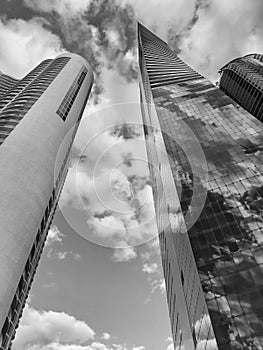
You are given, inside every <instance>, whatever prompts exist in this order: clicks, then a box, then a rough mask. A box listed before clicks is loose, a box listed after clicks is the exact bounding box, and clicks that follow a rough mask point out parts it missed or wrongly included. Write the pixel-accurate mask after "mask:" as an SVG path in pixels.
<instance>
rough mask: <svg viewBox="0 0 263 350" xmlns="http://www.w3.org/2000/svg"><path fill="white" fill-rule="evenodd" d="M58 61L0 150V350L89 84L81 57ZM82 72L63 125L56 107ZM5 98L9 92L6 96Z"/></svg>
mask: <svg viewBox="0 0 263 350" xmlns="http://www.w3.org/2000/svg"><path fill="white" fill-rule="evenodd" d="M58 58H68V61H67V62H66V63H65V65H64V66H63V67H62V69H61V70H60V71H59V72H58V74H57V73H56V75H55V78H54V79H53V80H52V81H51V83H50V85H49V86H48V87H47V88H46V89H45V91H44V92H43V93H42V94H41V96H40V97H39V98H38V99H37V100H36V101H35V102H34V104H33V105H32V106H31V108H30V109H29V110H28V111H27V112H26V114H25V115H24V116H23V118H22V119H21V120H20V121H19V123H18V124H17V125H15V127H14V128H13V130H11V132H10V134H9V135H8V136H7V137H6V138H5V139H4V141H3V143H2V144H1V146H0V166H1V169H2V171H1V173H0V193H1V197H2V200H1V203H0V207H1V208H0V222H1V226H0V230H1V246H0V250H1V251H0V329H2V330H3V329H4V331H2V337H3V340H2V341H3V344H2V347H1V349H6V348H8V346H9V345H10V341H11V339H12V338H13V336H14V330H15V328H16V326H17V324H18V319H19V317H20V316H21V310H22V308H23V305H24V302H25V299H26V297H27V294H28V291H29V288H30V285H31V283H32V279H33V275H34V273H35V269H36V266H37V263H38V260H39V258H40V254H41V251H42V248H43V245H44V241H45V238H46V234H47V231H48V227H49V225H50V223H51V220H52V217H53V214H54V210H55V206H56V204H57V201H58V197H59V194H60V191H61V189H62V186H63V180H64V179H65V175H66V172H67V159H68V155H69V151H70V148H71V145H72V141H73V139H74V136H75V132H76V130H77V127H78V121H79V119H80V117H81V114H82V112H83V108H84V107H85V104H86V101H87V98H88V94H89V91H90V88H91V86H92V83H93V73H92V70H91V68H90V66H89V64H88V63H87V62H86V61H85V60H84V59H83V58H82V57H80V56H78V55H75V54H63V55H60V56H58V57H57V58H56V59H55V60H53V61H52V60H51V62H50V63H49V65H51V64H52V62H53V64H54V62H55V61H56V60H57V59H58ZM55 63H56V62H55ZM83 67H84V68H85V71H86V75H85V77H84V79H83V82H82V84H81V86H80V87H79V91H78V93H77V94H76V96H75V97H74V101H73V98H71V104H70V105H69V109H70V110H69V112H68V115H67V118H66V120H62V118H61V117H60V116H59V115H58V113H57V110H58V107H59V105H60V104H61V102H62V101H63V99H64V98H65V96H66V94H67V92H68V91H69V89H70V88H71V86H72V84H73V82H74V79H76V77H77V76H78V74H79V72H80V71H81V69H83ZM47 69H48V66H47V68H45V69H44V71H43V72H42V77H43V79H44V80H45V79H46V77H48V74H53V73H52V69H51V70H50V73H47V74H46V75H45V72H47ZM37 79H38V76H37V77H36V78H35V80H34V81H35V83H36V84H35V85H36V90H37V88H38V85H39V86H40V84H41V82H40V81H39V82H38V81H37ZM13 89H15V87H14V88H13ZM34 89H35V88H34ZM34 89H33V91H34ZM10 93H11V94H12V88H11V90H9V91H8V92H7V95H8V94H10ZM69 97H70V96H69ZM12 103H13V104H14V105H15V100H12V101H10V102H9V103H8V104H7V105H6V106H5V107H4V108H3V109H2V110H0V119H1V115H2V114H3V112H4V110H5V108H7V107H8V106H10V105H12ZM24 103H25V104H26V103H27V101H26V99H25V100H24ZM0 104H1V100H0ZM20 108H21V109H22V107H20ZM7 123H8V122H7ZM65 137H66V141H65V140H64V139H65ZM63 141H64V142H63ZM61 145H63V149H61ZM58 153H59V158H57V155H58ZM25 269H26V271H25ZM19 283H20V285H19ZM12 303H13V306H14V307H11V304H12ZM19 310H20V311H19Z"/></svg>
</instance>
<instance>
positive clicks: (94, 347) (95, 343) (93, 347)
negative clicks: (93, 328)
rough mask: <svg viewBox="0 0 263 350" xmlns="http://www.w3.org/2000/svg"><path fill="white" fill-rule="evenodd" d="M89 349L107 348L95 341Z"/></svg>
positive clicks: (99, 349)
mask: <svg viewBox="0 0 263 350" xmlns="http://www.w3.org/2000/svg"><path fill="white" fill-rule="evenodd" d="M91 348H92V349H94V350H108V347H107V346H106V345H105V344H102V343H100V342H97V341H96V342H93V343H92V344H91Z"/></svg>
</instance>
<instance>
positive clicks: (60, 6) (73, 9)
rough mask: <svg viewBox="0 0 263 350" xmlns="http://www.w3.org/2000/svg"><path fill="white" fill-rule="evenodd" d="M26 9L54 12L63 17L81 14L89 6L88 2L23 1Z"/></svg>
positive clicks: (75, 0) (83, 0)
mask: <svg viewBox="0 0 263 350" xmlns="http://www.w3.org/2000/svg"><path fill="white" fill-rule="evenodd" d="M24 2H25V4H26V5H27V6H28V7H31V8H32V9H33V10H35V11H43V12H51V11H56V12H58V13H59V14H61V15H63V16H65V15H68V16H72V15H75V14H76V13H78V12H82V11H83V10H85V9H86V8H87V7H88V5H89V2H90V1H89V0H24Z"/></svg>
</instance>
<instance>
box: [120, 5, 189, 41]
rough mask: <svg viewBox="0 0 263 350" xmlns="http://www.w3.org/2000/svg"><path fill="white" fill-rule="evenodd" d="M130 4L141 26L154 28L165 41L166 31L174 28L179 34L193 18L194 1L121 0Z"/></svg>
mask: <svg viewBox="0 0 263 350" xmlns="http://www.w3.org/2000/svg"><path fill="white" fill-rule="evenodd" d="M122 2H123V3H130V4H131V5H132V6H133V8H134V10H135V12H136V15H137V16H138V18H139V20H140V21H142V24H144V25H145V26H149V27H151V28H154V29H155V30H156V31H157V33H158V35H160V36H161V37H162V38H163V39H164V40H165V39H167V34H168V30H169V28H171V27H173V28H174V27H175V28H176V30H177V32H178V33H180V31H181V30H183V29H184V28H185V27H186V26H187V25H188V23H189V21H190V20H191V19H192V17H193V13H194V8H195V1H194V0H188V1H185V0H177V1H174V0H166V1H159V0H144V1H140V0H122Z"/></svg>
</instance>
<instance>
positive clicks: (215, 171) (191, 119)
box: [138, 24, 263, 350]
mask: <svg viewBox="0 0 263 350" xmlns="http://www.w3.org/2000/svg"><path fill="white" fill-rule="evenodd" d="M138 45H139V67H140V93H141V110H142V117H143V123H144V133H145V139H146V148H147V154H148V161H149V170H150V175H151V180H152V188H153V197H154V204H155V211H156V220H157V226H158V232H159V241H160V249H161V256H162V265H163V270H164V278H165V282H166V290H167V302H168V309H169V315H170V321H171V328H172V334H173V340H174V345H175V349H176V350H179V349H184V350H193V349H198V350H201V349H206V350H208V349H209V350H211V349H220V350H233V349H235V350H236V349H263V247H262V242H263V230H262V229H263V221H262V219H263V216H262V213H263V174H262V171H263V166H262V159H263V153H262V151H263V147H262V141H263V132H262V131H263V125H262V123H261V122H260V121H258V120H257V119H256V118H254V117H252V116H251V115H250V114H249V113H248V112H247V111H245V110H244V109H243V108H241V107H240V106H239V105H238V104H237V103H235V102H234V101H233V100H232V99H230V98H229V97H227V96H226V95H225V94H224V93H223V92H222V91H220V90H219V89H218V88H217V87H216V86H215V85H213V84H212V83H211V82H210V81H208V80H207V79H205V78H204V77H203V76H201V75H200V74H199V73H197V72H196V71H194V70H193V69H192V68H191V67H189V66H188V65H187V64H185V63H184V62H183V61H182V60H181V59H180V58H179V57H178V56H177V55H176V54H175V53H174V52H173V51H172V50H171V49H170V48H169V46H168V45H167V44H166V43H165V42H164V41H163V40H161V39H160V38H158V37H157V36H156V35H154V34H153V33H152V32H150V31H149V30H148V29H147V28H145V27H144V26H142V25H141V24H139V25H138Z"/></svg>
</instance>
